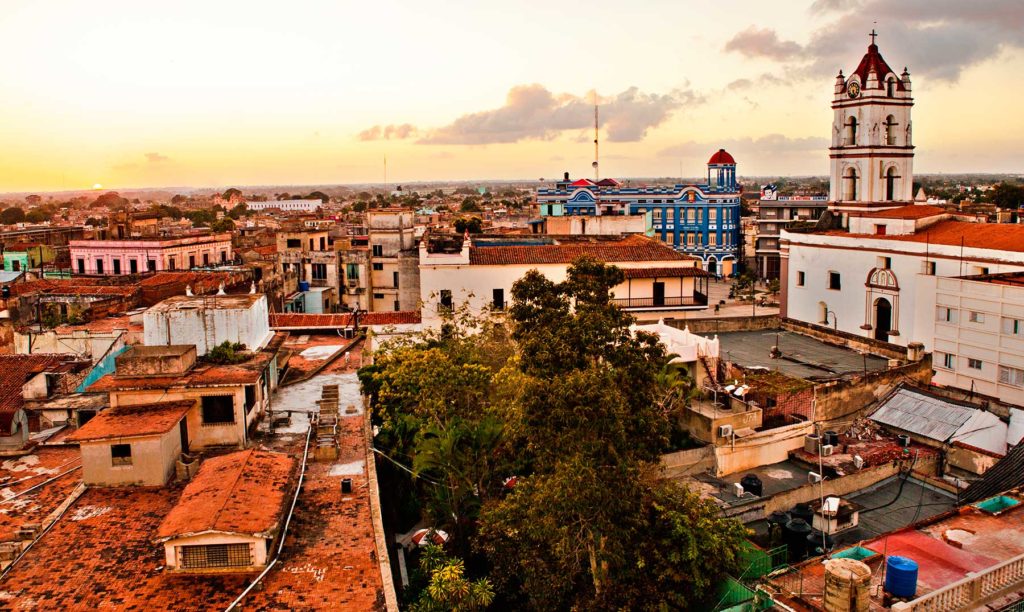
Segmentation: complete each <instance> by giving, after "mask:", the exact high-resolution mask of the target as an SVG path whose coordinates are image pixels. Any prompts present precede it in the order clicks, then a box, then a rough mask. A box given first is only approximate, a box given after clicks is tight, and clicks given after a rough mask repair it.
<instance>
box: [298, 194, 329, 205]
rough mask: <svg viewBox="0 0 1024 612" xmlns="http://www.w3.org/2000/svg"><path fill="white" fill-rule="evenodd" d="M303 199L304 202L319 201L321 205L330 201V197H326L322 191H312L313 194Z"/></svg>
mask: <svg viewBox="0 0 1024 612" xmlns="http://www.w3.org/2000/svg"><path fill="white" fill-rule="evenodd" d="M303 199H304V200H320V203H321V204H326V203H327V202H329V201H330V200H331V196H329V195H327V194H326V193H324V192H322V191H314V192H313V193H311V194H309V195H308V196H306V197H304V198H303Z"/></svg>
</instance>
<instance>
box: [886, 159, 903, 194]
mask: <svg viewBox="0 0 1024 612" xmlns="http://www.w3.org/2000/svg"><path fill="white" fill-rule="evenodd" d="M898 178H900V177H899V175H897V174H896V166H890V167H889V169H888V170H886V171H885V199H886V200H895V199H896V179H898Z"/></svg>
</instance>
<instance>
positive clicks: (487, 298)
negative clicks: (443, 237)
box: [419, 234, 708, 327]
mask: <svg viewBox="0 0 1024 612" xmlns="http://www.w3.org/2000/svg"><path fill="white" fill-rule="evenodd" d="M419 254H420V255H419V259H420V302H421V305H422V306H421V308H422V315H423V325H424V327H429V326H436V325H439V324H440V322H441V319H442V315H443V313H444V312H446V311H451V310H452V309H454V308H458V307H461V306H462V305H464V304H467V303H468V305H469V309H470V311H471V312H473V313H481V312H484V311H485V310H488V309H490V310H497V311H500V310H504V309H505V307H506V305H507V303H508V300H509V299H511V296H512V285H513V283H515V282H516V281H517V280H519V279H520V278H522V277H523V276H524V275H525V274H526V273H527V272H529V271H530V270H538V271H539V272H540V273H542V274H543V275H544V276H546V277H547V278H548V279H550V280H552V281H554V282H562V281H563V280H565V278H566V273H567V270H568V269H569V266H570V265H571V264H572V263H573V262H574V261H576V260H577V259H578V258H580V257H583V256H590V257H594V258H595V259H597V260H599V261H602V262H604V263H606V264H612V265H615V266H618V267H619V268H621V269H622V270H623V272H624V274H625V280H624V281H623V282H622V283H621V284H620V285H618V286H617V287H615V288H614V289H613V290H612V293H613V295H614V299H613V302H615V303H616V304H618V305H619V306H621V307H622V308H623V309H626V310H630V311H633V312H634V313H635V314H636V315H637V316H638V317H641V318H643V319H645V320H649V321H651V320H653V321H656V320H658V319H659V318H661V317H662V316H666V315H665V313H670V312H673V311H680V310H702V309H705V308H707V303H708V300H707V282H708V274H707V272H705V271H704V270H702V269H701V268H700V260H698V259H696V258H694V257H691V256H689V255H684V254H682V253H679V252H678V251H676V250H674V249H672V248H671V247H669V246H668V245H666V244H664V243H662V242H659V241H657V240H654V239H652V238H647V237H645V236H640V235H635V234H634V235H629V236H510V237H506V238H491V239H488V238H484V237H478V238H473V239H471V238H470V236H469V235H468V234H467V235H466V236H465V237H464V238H463V239H462V240H461V241H458V240H457V239H456V241H448V242H441V241H435V240H432V239H431V237H429V236H428V237H425V238H424V239H423V240H421V241H420V252H419ZM668 316H670V315H668Z"/></svg>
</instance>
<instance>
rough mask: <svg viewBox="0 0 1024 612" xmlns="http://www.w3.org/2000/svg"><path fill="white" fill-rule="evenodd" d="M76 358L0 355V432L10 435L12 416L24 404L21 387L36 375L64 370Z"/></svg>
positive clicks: (47, 355)
mask: <svg viewBox="0 0 1024 612" xmlns="http://www.w3.org/2000/svg"><path fill="white" fill-rule="evenodd" d="M77 360H78V357H77V356H75V355H66V354H40V355H0V432H3V433H4V434H6V435H9V434H10V433H11V423H12V421H13V419H14V414H15V413H16V412H17V411H18V409H19V408H21V407H22V405H23V404H24V396H23V395H22V387H23V386H24V385H25V383H26V382H28V380H29V379H30V378H32V377H33V376H35V375H36V374H40V373H42V372H51V371H57V370H66V369H67V366H68V364H69V363H73V362H76V361H77Z"/></svg>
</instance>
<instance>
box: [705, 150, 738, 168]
mask: <svg viewBox="0 0 1024 612" xmlns="http://www.w3.org/2000/svg"><path fill="white" fill-rule="evenodd" d="M714 164H733V165H736V160H735V159H733V158H732V155H729V152H728V151H726V150H725V149H719V150H718V151H717V152H715V154H714V155H712V156H711V159H709V160H708V165H709V166H711V165H714Z"/></svg>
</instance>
